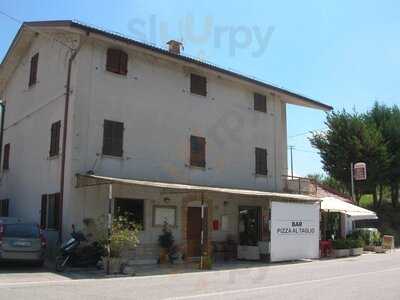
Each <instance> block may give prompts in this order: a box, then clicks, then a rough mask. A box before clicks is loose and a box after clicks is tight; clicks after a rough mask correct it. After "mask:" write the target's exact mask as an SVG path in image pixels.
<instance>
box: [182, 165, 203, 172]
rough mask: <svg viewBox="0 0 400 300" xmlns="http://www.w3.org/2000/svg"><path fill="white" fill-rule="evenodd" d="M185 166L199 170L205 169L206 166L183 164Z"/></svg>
mask: <svg viewBox="0 0 400 300" xmlns="http://www.w3.org/2000/svg"><path fill="white" fill-rule="evenodd" d="M185 166H186V167H187V168H189V169H194V170H200V171H207V167H206V166H205V167H199V166H193V165H191V164H185Z"/></svg>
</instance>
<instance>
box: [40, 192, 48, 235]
mask: <svg viewBox="0 0 400 300" xmlns="http://www.w3.org/2000/svg"><path fill="white" fill-rule="evenodd" d="M46 220H47V195H42V202H41V206H40V227H41V228H43V229H45V228H46V223H47V222H46Z"/></svg>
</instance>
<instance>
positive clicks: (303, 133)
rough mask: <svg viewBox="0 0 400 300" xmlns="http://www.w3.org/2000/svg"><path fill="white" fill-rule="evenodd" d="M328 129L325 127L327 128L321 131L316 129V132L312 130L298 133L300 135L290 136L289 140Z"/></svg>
mask: <svg viewBox="0 0 400 300" xmlns="http://www.w3.org/2000/svg"><path fill="white" fill-rule="evenodd" d="M327 129H328V128H326V127H325V128H320V129H316V130H310V131H306V132H302V133H298V134H295V135H291V136H289V137H288V138H289V139H291V138H295V137H298V136H302V135H306V134H310V133H312V132H315V131H326V130H327Z"/></svg>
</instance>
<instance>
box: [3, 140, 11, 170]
mask: <svg viewBox="0 0 400 300" xmlns="http://www.w3.org/2000/svg"><path fill="white" fill-rule="evenodd" d="M10 147H11V146H10V144H5V145H4V154H3V170H9V169H10Z"/></svg>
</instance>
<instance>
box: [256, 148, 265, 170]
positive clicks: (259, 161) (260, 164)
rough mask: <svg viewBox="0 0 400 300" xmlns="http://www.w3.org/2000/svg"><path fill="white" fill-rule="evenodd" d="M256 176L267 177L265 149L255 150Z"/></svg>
mask: <svg viewBox="0 0 400 300" xmlns="http://www.w3.org/2000/svg"><path fill="white" fill-rule="evenodd" d="M255 156H256V159H255V160H256V164H255V165H256V174H258V175H268V164H267V149H262V148H256V155H255Z"/></svg>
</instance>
